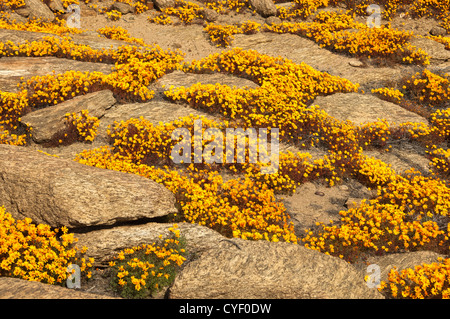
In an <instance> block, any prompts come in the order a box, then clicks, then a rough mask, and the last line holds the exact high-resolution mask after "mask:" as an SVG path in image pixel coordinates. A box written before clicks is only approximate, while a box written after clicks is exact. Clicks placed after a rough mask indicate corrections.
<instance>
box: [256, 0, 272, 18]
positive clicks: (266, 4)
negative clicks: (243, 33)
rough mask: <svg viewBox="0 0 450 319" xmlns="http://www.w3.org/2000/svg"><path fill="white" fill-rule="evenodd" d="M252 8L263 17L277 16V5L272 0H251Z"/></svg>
mask: <svg viewBox="0 0 450 319" xmlns="http://www.w3.org/2000/svg"><path fill="white" fill-rule="evenodd" d="M249 3H250V5H251V8H252V9H254V10H255V11H256V12H257V13H258V14H259V15H261V16H263V17H269V16H275V15H276V14H277V7H276V6H275V3H274V2H273V1H272V0H250V2H249Z"/></svg>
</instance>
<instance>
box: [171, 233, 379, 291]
mask: <svg viewBox="0 0 450 319" xmlns="http://www.w3.org/2000/svg"><path fill="white" fill-rule="evenodd" d="M233 243H234V244H233ZM235 244H236V245H237V246H236V245H235ZM363 278H364V277H363V276H361V274H360V273H358V272H357V271H356V270H355V269H354V268H353V266H351V265H349V264H348V263H346V262H345V261H343V260H341V259H339V258H336V257H331V256H328V255H325V254H321V253H319V252H317V251H313V250H310V249H307V248H304V247H302V246H299V245H295V244H289V243H269V242H266V241H245V240H238V239H233V240H232V243H230V242H223V243H221V244H220V245H218V246H217V247H216V248H215V249H211V250H208V251H206V252H204V253H203V254H201V255H200V256H199V257H198V258H197V259H195V260H193V261H191V262H190V263H189V264H187V265H186V267H184V268H183V269H182V271H181V272H180V273H179V274H178V276H177V277H176V278H175V282H174V284H173V286H172V287H171V288H170V293H169V298H173V299H178V298H186V299H200V298H201V299H203V298H213V299H239V298H248V299H267V298H270V299H272V298H275V299H278V298H284V299H300V298H301V299H309V298H320V299H329V298H332V299H354V298H359V299H361V298H362V299H366V298H370V299H379V298H383V297H382V295H381V294H380V293H379V292H378V291H377V290H376V289H370V288H368V286H367V285H366V283H365V282H364V279H363Z"/></svg>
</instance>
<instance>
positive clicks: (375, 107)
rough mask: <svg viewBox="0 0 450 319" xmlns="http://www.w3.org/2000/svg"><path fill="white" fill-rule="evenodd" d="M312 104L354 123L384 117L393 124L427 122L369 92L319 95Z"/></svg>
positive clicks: (362, 122)
mask: <svg viewBox="0 0 450 319" xmlns="http://www.w3.org/2000/svg"><path fill="white" fill-rule="evenodd" d="M313 104H314V105H318V106H319V107H320V108H321V109H323V110H324V111H325V112H327V114H328V115H330V116H332V117H334V118H336V119H338V120H340V121H347V120H349V121H351V122H352V123H354V124H355V125H361V124H364V123H366V122H376V121H378V120H379V119H385V120H387V121H388V122H389V123H395V124H399V123H403V122H418V123H425V124H427V123H428V121H427V120H426V119H425V118H423V117H421V116H420V115H417V114H415V113H413V112H410V111H408V110H406V109H404V108H402V107H401V106H399V105H397V104H394V103H391V102H387V101H384V100H381V99H380V98H378V97H376V96H374V95H369V94H360V93H336V94H332V95H328V96H319V97H317V98H316V99H315V100H314V102H313ZM349 106H350V107H349Z"/></svg>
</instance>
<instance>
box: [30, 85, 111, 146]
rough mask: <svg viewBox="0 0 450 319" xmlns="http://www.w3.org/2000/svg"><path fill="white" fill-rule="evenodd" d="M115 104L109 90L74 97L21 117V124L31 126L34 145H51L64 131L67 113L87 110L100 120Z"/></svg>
mask: <svg viewBox="0 0 450 319" xmlns="http://www.w3.org/2000/svg"><path fill="white" fill-rule="evenodd" d="M115 103H116V99H115V98H114V96H113V93H112V92H111V91H109V90H103V91H99V92H94V93H89V94H86V95H81V96H76V97H74V98H73V99H70V100H67V101H64V102H62V103H59V104H56V105H52V106H49V107H46V108H43V109H39V110H37V111H34V112H31V113H28V114H26V115H25V116H22V118H21V123H23V124H26V125H28V126H31V127H32V129H33V131H32V139H33V141H34V142H35V143H51V142H54V140H55V138H58V139H59V138H60V137H61V135H62V134H64V131H65V130H66V128H67V126H66V120H65V116H66V114H67V113H78V112H81V110H88V111H89V115H91V116H95V117H97V118H101V117H102V116H103V115H104V114H105V113H106V110H108V109H109V108H111V106H112V105H114V104H115Z"/></svg>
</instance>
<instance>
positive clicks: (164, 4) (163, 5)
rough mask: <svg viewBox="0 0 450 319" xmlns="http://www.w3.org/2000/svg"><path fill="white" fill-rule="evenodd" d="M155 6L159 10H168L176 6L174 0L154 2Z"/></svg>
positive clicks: (157, 0) (155, 0) (156, 0)
mask: <svg viewBox="0 0 450 319" xmlns="http://www.w3.org/2000/svg"><path fill="white" fill-rule="evenodd" d="M153 4H154V5H155V7H156V8H157V9H159V10H161V11H162V10H163V9H167V8H170V7H173V6H175V1H174V0H153Z"/></svg>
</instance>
